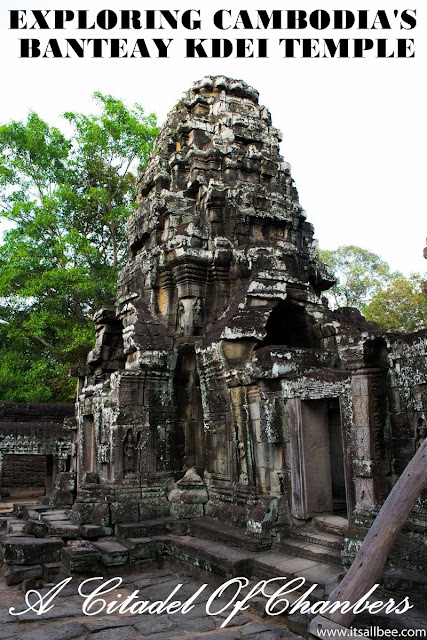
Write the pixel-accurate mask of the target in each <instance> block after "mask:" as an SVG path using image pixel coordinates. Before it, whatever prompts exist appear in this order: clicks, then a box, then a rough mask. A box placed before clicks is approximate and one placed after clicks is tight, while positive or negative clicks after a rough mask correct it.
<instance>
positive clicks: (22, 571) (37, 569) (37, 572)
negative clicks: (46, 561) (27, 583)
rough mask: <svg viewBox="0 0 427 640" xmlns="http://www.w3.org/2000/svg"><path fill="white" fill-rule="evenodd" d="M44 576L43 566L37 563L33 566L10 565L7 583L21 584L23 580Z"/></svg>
mask: <svg viewBox="0 0 427 640" xmlns="http://www.w3.org/2000/svg"><path fill="white" fill-rule="evenodd" d="M41 577H42V566H41V565H40V564H36V565H34V566H32V567H16V566H12V567H9V571H8V572H7V573H6V575H5V578H6V584H7V585H8V586H11V585H13V584H19V583H20V582H22V581H23V580H28V579H31V580H37V579H38V578H41Z"/></svg>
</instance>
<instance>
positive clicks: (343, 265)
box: [319, 245, 401, 312]
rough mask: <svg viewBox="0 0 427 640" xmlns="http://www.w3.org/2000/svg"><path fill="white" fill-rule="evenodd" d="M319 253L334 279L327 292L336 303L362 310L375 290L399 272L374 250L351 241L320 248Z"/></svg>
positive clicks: (386, 283)
mask: <svg viewBox="0 0 427 640" xmlns="http://www.w3.org/2000/svg"><path fill="white" fill-rule="evenodd" d="M319 254H320V259H321V260H322V262H324V263H325V264H327V265H328V266H329V267H330V270H331V272H332V273H333V275H334V277H335V279H336V284H335V285H334V286H333V287H332V289H331V290H330V292H329V297H330V299H331V302H332V304H333V306H335V307H357V308H358V309H360V310H361V311H362V312H363V310H364V308H365V306H366V305H367V304H368V303H369V301H370V300H371V298H372V297H373V296H374V295H375V294H376V293H377V292H378V291H380V290H381V289H383V288H384V287H385V286H387V285H388V284H389V283H390V282H391V281H392V280H394V279H396V278H397V277H400V276H401V274H400V273H398V272H391V271H390V267H389V265H388V264H387V262H385V261H384V260H382V259H381V258H380V257H379V256H378V255H376V254H375V253H372V252H370V251H367V250H366V249H362V248H360V247H356V246H353V245H345V246H341V247H338V249H336V250H335V251H327V250H322V251H320V252H319Z"/></svg>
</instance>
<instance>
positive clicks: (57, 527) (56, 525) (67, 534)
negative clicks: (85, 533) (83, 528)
mask: <svg viewBox="0 0 427 640" xmlns="http://www.w3.org/2000/svg"><path fill="white" fill-rule="evenodd" d="M49 534H50V535H51V536H60V537H61V538H64V539H66V540H73V539H74V540H75V539H76V538H78V537H79V536H80V527H79V525H78V524H75V523H74V522H71V521H70V520H54V521H52V522H51V523H50V526H49Z"/></svg>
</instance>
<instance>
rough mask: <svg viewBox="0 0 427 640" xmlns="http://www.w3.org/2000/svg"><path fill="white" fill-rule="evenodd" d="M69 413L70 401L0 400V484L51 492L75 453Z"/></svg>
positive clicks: (72, 420)
mask: <svg viewBox="0 0 427 640" xmlns="http://www.w3.org/2000/svg"><path fill="white" fill-rule="evenodd" d="M73 413H74V405H72V404H53V403H52V404H49V403H28V404H27V403H19V402H0V487H1V486H2V484H3V486H4V487H6V488H7V489H24V488H28V487H40V486H45V487H46V491H47V493H50V492H51V490H52V489H53V487H54V483H55V477H56V475H57V473H62V472H65V471H67V470H68V469H69V468H70V466H71V458H72V457H73V456H75V454H76V449H75V446H74V437H73V430H72V428H70V427H73V426H74V427H75V426H76V423H75V420H74V417H73ZM64 421H65V423H64ZM67 426H68V428H66V427H67ZM69 499H71V496H70V498H69Z"/></svg>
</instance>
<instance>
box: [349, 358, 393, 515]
mask: <svg viewBox="0 0 427 640" xmlns="http://www.w3.org/2000/svg"><path fill="white" fill-rule="evenodd" d="M351 390H352V402H353V436H354V442H355V451H356V456H355V460H354V463H353V468H354V475H355V478H354V480H355V493H356V510H357V511H366V510H368V511H369V510H375V509H376V508H378V506H380V505H381V504H382V502H383V501H384V499H385V497H386V496H387V494H388V490H389V487H388V483H387V482H386V481H385V478H386V476H387V475H389V474H390V444H391V443H390V436H389V425H388V422H387V397H386V393H385V385H384V379H383V371H382V370H381V369H362V370H360V371H356V372H355V373H354V374H353V376H352V381H351Z"/></svg>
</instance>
